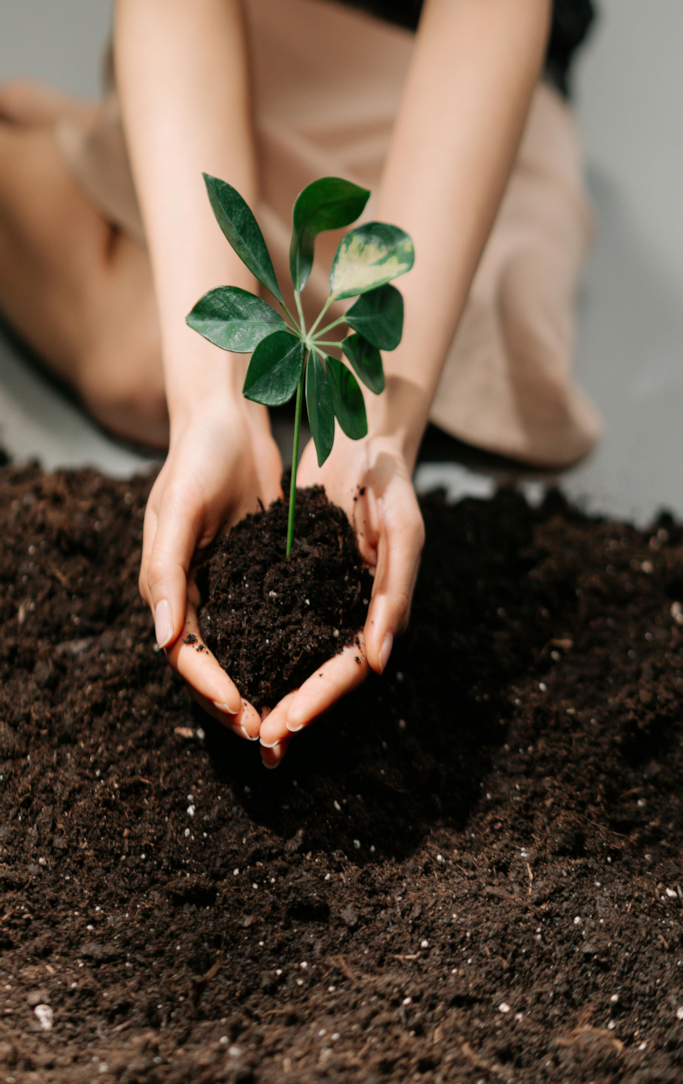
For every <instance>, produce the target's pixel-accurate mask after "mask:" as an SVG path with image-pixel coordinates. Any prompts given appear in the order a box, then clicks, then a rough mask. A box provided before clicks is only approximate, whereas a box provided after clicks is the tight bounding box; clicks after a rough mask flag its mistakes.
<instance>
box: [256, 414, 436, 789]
mask: <svg viewBox="0 0 683 1084" xmlns="http://www.w3.org/2000/svg"><path fill="white" fill-rule="evenodd" d="M297 482H298V484H299V485H301V486H310V485H315V484H320V485H323V486H324V487H325V490H326V492H327V496H328V497H329V499H330V500H331V501H333V502H334V503H335V504H338V505H340V506H341V507H342V508H343V509H344V510H345V511H346V513H347V514H348V517H349V520H350V521H351V525H352V526H353V529H354V531H355V534H356V540H357V543H358V548H359V550H360V553H361V556H362V558H363V560H364V561H365V562H366V563H367V564H368V566H369V567H370V570H371V571H372V572H373V573H374V585H373V591H372V599H371V602H370V607H369V609H368V616H367V619H366V622H365V628H364V629H363V630H362V631H361V632H360V634H359V643H360V646H361V652H360V653H359V651H358V648H357V647H355V646H354V647H350V648H346V649H344V650H343V651H342V652H340V654H339V655H335V657H334V658H332V659H329V660H328V661H327V662H326V663H324V664H323V666H321V667H318V668H317V669H316V671H315V674H314V675H312V676H311V677H310V678H308V680H307V681H305V682H304V683H303V685H302V686H301V687H300V688H299V689H297V690H295V691H294V692H291V693H289V694H288V695H287V696H286V697H284V698H283V700H281V701H280V703H279V704H277V705H276V707H275V708H274V709H273V711H272V712H271V713H270V714H269V715H268V717H267V718H266V719H264V721H263V723H262V725H261V734H260V738H261V756H262V758H263V762H264V764H265V765H266V767H269V768H274V767H276V766H277V765H278V764H279V762H280V760H281V759H282V757H283V756H284V754H285V751H286V749H287V744H288V742H289V740H290V739H291V737H292V735H293V734H295V733H296V732H297V731H299V730H302V729H303V728H304V727H305V726H308V724H309V723H311V722H313V720H314V719H315V718H317V717H318V716H319V715H321V714H322V713H323V712H325V711H327V710H328V708H330V707H331V706H332V705H333V704H334V703H335V702H336V701H337V700H339V699H340V697H342V696H345V695H346V694H347V693H349V692H351V690H352V689H355V688H356V687H357V686H358V685H360V683H361V682H362V681H363V680H364V679H365V678H366V677H367V674H368V672H369V670H370V669H372V670H374V671H375V672H376V673H378V674H381V673H382V671H383V670H384V668H385V667H386V665H387V662H388V660H389V656H390V654H391V649H392V646H393V642H394V637H395V636H396V635H398V634H399V633H400V632H402V631H403V630H404V628H405V626H406V625H407V622H408V616H409V613H410V604H411V600H412V596H413V590H414V587H415V580H416V579H417V572H418V568H419V563H420V555H421V553H422V547H423V544H424V524H423V521H422V515H421V513H420V509H419V506H418V503H417V497H416V496H415V490H414V489H413V484H412V481H411V471H410V468H409V466H408V463H407V462H406V458H405V456H404V454H403V452H402V450H401V447H400V442H399V440H398V439H397V438H393V437H366V438H365V439H364V440H360V441H351V440H349V439H348V438H347V437H345V436H344V435H343V434H341V433H340V432H339V431H337V434H336V437H335V442H334V448H333V450H332V453H331V455H330V456H329V458H328V459H327V461H326V462H325V463H324V464H323V466H322V467H318V464H317V459H316V454H315V448H314V446H313V442H312V441H311V442H310V443H309V444H308V446H307V447H306V449H305V450H304V453H303V455H302V457H301V463H300V465H299V471H298V478H297ZM359 654H360V662H359V661H358V658H359Z"/></svg>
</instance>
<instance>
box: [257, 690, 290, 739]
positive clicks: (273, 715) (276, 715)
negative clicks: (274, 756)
mask: <svg viewBox="0 0 683 1084" xmlns="http://www.w3.org/2000/svg"><path fill="white" fill-rule="evenodd" d="M297 692H298V689H295V690H294V691H293V692H291V693H287V695H286V696H283V698H282V700H281V701H280V702H279V704H276V705H275V707H274V708H273V710H272V711H270V712H269V713H268V716H267V718H266V719H264V720H263V721H262V723H261V733H260V735H259V738H260V741H261V748H262V749H272V748H273V746H275V745H277V743H278V742H281V741H284V740H285V739H289V738H290V737H291V733H290V731H289V730H288V729H287V711H288V709H289V705H290V704H291V703H292V701H293V700H294V697H295V696H296V694H297Z"/></svg>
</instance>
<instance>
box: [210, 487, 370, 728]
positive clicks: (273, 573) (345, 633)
mask: <svg viewBox="0 0 683 1084" xmlns="http://www.w3.org/2000/svg"><path fill="white" fill-rule="evenodd" d="M287 488H288V487H287ZM287 516H288V507H287V504H286V503H285V502H284V501H282V500H280V501H275V502H274V503H273V504H272V505H271V506H270V508H268V509H267V510H264V511H262V512H258V513H256V515H253V516H247V517H246V519H243V520H242V522H241V523H238V524H237V526H236V527H235V528H234V530H232V531H231V532H230V534H228V535H225V536H223V537H222V538H220V539H219V540H218V542H217V544H216V546H215V547H214V550H213V553H212V554H211V556H210V558H209V559H208V561H206V563H205V564H204V565H202V567H201V568H200V570H199V575H198V578H197V582H198V585H199V589H200V591H201V595H202V599H203V605H202V607H201V608H200V610H199V627H200V630H201V633H202V636H203V637H204V640H205V641H206V643H207V644H208V646H209V647H210V648H211V650H212V651H213V653H214V655H215V656H216V658H217V659H218V661H219V662H220V664H221V666H223V667H224V668H225V670H227V672H228V673H229V674H230V676H231V677H232V679H233V681H234V682H235V684H236V685H237V688H238V689H239V691H240V693H241V694H242V696H244V697H246V698H247V700H250V701H251V703H252V704H253V705H254V706H255V707H256V708H259V709H260V708H262V707H263V706H264V705H265V706H267V707H271V708H272V707H275V705H276V704H277V702H278V700H280V699H281V698H282V697H283V696H284V695H285V693H288V692H289V691H290V690H291V689H294V688H296V687H297V686H298V685H300V684H301V682H302V681H304V680H305V679H306V678H307V677H310V675H311V674H312V673H313V672H314V670H315V669H316V667H318V666H320V665H321V664H322V663H324V662H325V660H326V659H329V658H331V657H332V656H333V655H336V654H337V653H338V652H339V651H341V650H342V648H344V647H347V646H349V645H351V644H353V643H354V642H356V641H357V637H358V630H359V629H361V628H362V627H363V625H364V624H365V618H366V615H367V608H368V603H369V600H370V595H371V593H372V577H371V576H370V573H369V572H368V571H367V569H365V568H364V567H363V564H362V561H361V558H360V555H359V553H358V548H357V546H356V540H355V537H354V534H353V531H352V530H351V525H350V523H349V521H348V518H347V516H346V513H345V512H343V511H342V509H341V508H338V507H337V506H336V505H334V504H331V503H330V501H328V499H327V495H326V493H325V490H324V489H323V488H322V486H314V487H312V488H310V489H300V490H298V491H297V497H296V520H295V524H296V530H295V535H294V544H293V546H292V552H291V554H290V555H289V557H285V543H286V540H287ZM359 656H360V649H359ZM359 661H360V660H359Z"/></svg>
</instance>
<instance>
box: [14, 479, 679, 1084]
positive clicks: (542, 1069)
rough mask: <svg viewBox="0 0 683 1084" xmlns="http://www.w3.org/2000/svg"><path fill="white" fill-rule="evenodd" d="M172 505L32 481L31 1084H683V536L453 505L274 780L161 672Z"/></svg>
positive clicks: (18, 1025)
mask: <svg viewBox="0 0 683 1084" xmlns="http://www.w3.org/2000/svg"><path fill="white" fill-rule="evenodd" d="M148 485H149V483H148V482H145V481H138V482H135V483H122V482H121V483H120V482H113V481H110V480H105V479H103V478H102V477H100V476H99V475H97V474H95V473H92V472H80V473H76V472H74V473H61V474H55V475H46V474H43V473H41V471H39V470H38V469H37V468H35V467H31V468H26V469H17V468H12V467H6V468H3V469H2V471H0V491H1V492H0V522H1V524H2V538H3V550H2V554H1V555H0V623H1V626H2V627H1V629H0V679H1V681H2V688H1V689H0V720H1V722H0V803H1V817H0V904H1V905H0V950H1V955H0V1080H1V1081H2V1084H28V1082H31V1084H33V1082H35V1084H38V1082H40V1084H80V1082H86V1081H87V1082H90V1081H102V1082H106V1084H109V1082H113V1081H118V1082H122V1084H134V1082H140V1084H143V1082H144V1084H185V1082H189V1081H192V1082H193V1084H213V1082H217V1081H227V1082H232V1084H238V1082H239V1084H249V1082H259V1084H260V1082H263V1084H275V1082H277V1084H281V1082H282V1081H287V1080H291V1081H296V1082H297V1084H299V1082H309V1081H310V1082H313V1081H323V1080H325V1081H340V1082H341V1081H344V1082H363V1084H370V1082H374V1084H378V1082H383V1081H391V1082H392V1084H393V1082H394V1081H418V1080H419V1081H423V1082H425V1084H428V1082H429V1084H437V1082H439V1081H442V1082H444V1084H446V1082H447V1084H457V1082H461V1084H479V1082H485V1084H488V1082H489V1081H503V1082H515V1084H536V1082H542V1081H543V1082H548V1084H557V1082H571V1084H581V1082H585V1084H588V1082H589V1081H593V1082H607V1081H610V1082H617V1081H619V1082H624V1081H625V1082H629V1084H644V1082H655V1081H656V1082H663V1084H667V1082H670V1084H674V1082H676V1084H678V1082H679V1081H680V1080H681V1079H682V1077H683V990H682V983H681V978H682V967H683V964H682V961H683V939H682V937H681V917H682V914H683V912H682V907H683V900H682V897H683V884H681V882H682V881H683V876H682V875H681V868H680V863H681V847H682V846H683V795H682V793H681V777H682V768H683V718H682V713H681V708H680V701H681V693H682V692H683V647H682V642H681V639H682V637H681V632H682V629H683V626H681V625H679V623H678V620H677V618H679V617H682V616H683V607H682V606H680V605H676V603H681V602H683V532H682V531H681V529H680V528H679V527H677V526H676V525H675V524H674V523H673V522H671V521H670V520H669V519H666V518H663V519H662V520H661V521H660V522H659V523H658V525H657V526H656V527H655V528H654V529H653V531H651V532H646V533H640V532H638V531H636V530H635V529H633V528H632V527H629V526H626V525H623V524H615V523H609V522H600V521H598V520H591V519H587V518H585V517H583V516H582V515H580V514H579V513H578V512H576V511H574V510H572V509H569V508H567V507H566V506H565V505H564V504H563V502H562V501H561V499H560V498H559V497H557V496H556V495H551V496H550V497H549V498H548V499H547V500H546V502H545V504H544V505H543V506H542V507H541V508H539V509H531V508H529V507H527V505H526V504H525V503H524V501H523V500H522V499H521V498H520V497H518V496H516V495H514V494H512V493H510V492H504V493H501V494H499V495H498V496H497V497H496V498H495V500H493V501H490V502H479V501H474V500H467V501H463V502H462V503H461V504H459V505H457V506H455V507H448V506H446V505H445V504H443V503H442V502H441V501H439V500H438V499H436V498H433V499H430V500H428V501H425V502H424V512H425V518H426V522H427V534H428V543H427V550H426V554H425V559H424V562H423V570H422V574H421V580H420V584H419V586H418V590H417V593H416V603H415V608H414V613H413V620H412V624H411V631H410V633H409V634H408V635H407V636H406V637H405V638H404V639H403V641H401V643H399V644H397V645H396V649H395V652H394V655H393V657H392V660H391V664H390V667H389V669H388V672H387V673H386V674H385V676H384V678H383V679H381V680H380V679H377V680H375V679H373V680H371V681H369V682H368V683H367V684H366V685H365V687H364V688H363V689H362V690H361V691H360V692H359V693H357V694H355V695H354V696H353V698H351V699H349V700H348V701H346V702H345V703H343V704H342V705H341V706H340V707H339V708H338V709H337V710H336V711H335V712H333V713H332V714H330V715H329V716H328V717H327V718H326V719H325V720H323V721H321V722H320V723H318V724H316V726H315V727H313V728H311V729H310V731H308V732H306V733H305V734H303V735H301V736H299V737H298V738H297V739H296V740H295V741H294V742H293V743H292V746H291V751H290V753H289V755H288V756H287V758H286V760H285V761H284V763H283V765H282V767H281V768H280V769H279V770H278V771H277V772H266V771H265V770H263V769H262V767H261V765H260V760H259V756H258V750H257V749H256V748H255V747H254V746H253V745H250V744H248V743H245V742H240V741H239V739H237V738H235V737H233V736H232V735H231V734H230V733H227V732H225V731H223V730H222V729H221V728H220V727H219V726H218V725H217V724H213V722H212V721H211V720H208V719H206V718H204V717H199V716H198V715H193V714H192V709H191V707H190V701H189V698H188V696H187V694H186V692H185V691H184V689H183V688H182V687H181V685H180V683H179V682H178V681H177V680H176V679H175V678H174V677H173V676H172V675H171V672H170V670H169V669H168V667H167V665H166V663H165V660H164V658H163V655H162V654H160V653H158V652H157V651H155V648H154V642H153V636H152V629H151V623H150V619H149V616H148V614H147V613H146V611H145V607H144V605H143V604H142V602H141V601H140V600H139V599H138V595H137V583H136V581H137V566H138V556H139V545H140V535H141V528H142V517H143V509H144V501H145V496H146V493H147V489H148ZM679 886H680V887H679ZM41 1021H42V1023H41ZM50 1021H51V1023H52V1026H51V1028H50V1029H49V1030H47V1029H45V1027H44V1025H46V1024H49V1023H50Z"/></svg>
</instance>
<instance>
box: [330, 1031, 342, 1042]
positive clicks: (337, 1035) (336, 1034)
mask: <svg viewBox="0 0 683 1084" xmlns="http://www.w3.org/2000/svg"><path fill="white" fill-rule="evenodd" d="M332 1038H333V1039H334V1040H335V1042H336V1041H337V1039H340V1038H341V1036H340V1034H339V1032H338V1031H333V1032H332Z"/></svg>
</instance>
